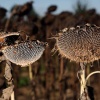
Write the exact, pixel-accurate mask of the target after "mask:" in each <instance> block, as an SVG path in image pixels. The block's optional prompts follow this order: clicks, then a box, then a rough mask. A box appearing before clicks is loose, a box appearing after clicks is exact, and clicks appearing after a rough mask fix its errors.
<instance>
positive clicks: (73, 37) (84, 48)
mask: <svg viewBox="0 0 100 100" xmlns="http://www.w3.org/2000/svg"><path fill="white" fill-rule="evenodd" d="M63 30H64V31H63ZM63 30H62V31H61V33H59V36H58V37H56V38H55V39H56V46H57V49H58V51H59V52H60V54H61V55H62V56H64V57H66V58H69V59H70V60H72V61H76V62H93V61H94V60H98V59H99V58H100V27H97V26H96V25H90V24H86V25H83V26H77V27H75V28H73V27H72V28H69V29H67V28H66V29H63Z"/></svg>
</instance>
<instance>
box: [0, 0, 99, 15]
mask: <svg viewBox="0 0 100 100" xmlns="http://www.w3.org/2000/svg"><path fill="white" fill-rule="evenodd" d="M27 1H31V0H0V6H2V7H5V8H6V9H7V10H8V11H9V10H10V9H11V7H12V6H13V5H14V4H23V3H25V2H27ZM76 1H77V0H34V3H33V6H34V8H35V10H36V11H37V13H38V14H39V15H42V16H43V15H44V14H45V12H46V9H47V8H48V6H50V5H52V4H53V5H57V6H58V9H57V11H56V13H60V12H61V11H65V10H68V11H73V10H74V6H75V4H76ZM81 1H83V2H86V3H87V4H88V8H96V9H97V12H98V13H100V0H81Z"/></svg>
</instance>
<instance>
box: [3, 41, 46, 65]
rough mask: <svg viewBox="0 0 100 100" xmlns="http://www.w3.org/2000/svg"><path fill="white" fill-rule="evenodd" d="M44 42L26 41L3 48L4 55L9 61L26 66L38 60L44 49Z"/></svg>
mask: <svg viewBox="0 0 100 100" xmlns="http://www.w3.org/2000/svg"><path fill="white" fill-rule="evenodd" d="M45 47H46V43H44V42H40V41H38V40H37V41H26V42H23V43H20V44H16V45H13V46H7V47H5V48H3V50H2V52H3V53H4V56H5V57H6V58H7V59H8V60H10V61H11V62H13V63H15V64H17V65H21V66H27V65H29V64H31V63H33V62H35V61H36V60H38V59H39V58H40V57H41V55H42V54H43V51H44V50H45Z"/></svg>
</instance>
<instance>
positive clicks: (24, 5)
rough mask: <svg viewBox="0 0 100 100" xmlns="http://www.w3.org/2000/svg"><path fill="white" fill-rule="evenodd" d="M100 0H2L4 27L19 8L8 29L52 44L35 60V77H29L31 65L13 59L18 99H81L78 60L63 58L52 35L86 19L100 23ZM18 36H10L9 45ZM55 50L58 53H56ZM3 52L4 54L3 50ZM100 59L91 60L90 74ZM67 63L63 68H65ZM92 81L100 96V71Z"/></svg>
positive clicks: (0, 79) (1, 83) (0, 68)
mask: <svg viewBox="0 0 100 100" xmlns="http://www.w3.org/2000/svg"><path fill="white" fill-rule="evenodd" d="M99 4H100V1H99V0H34V1H33V2H32V1H29V0H9V1H7V0H1V1H0V29H1V30H4V29H5V27H6V22H7V21H8V20H9V18H10V16H11V14H12V13H13V11H14V10H15V12H14V14H13V16H12V18H11V20H10V24H9V26H7V31H8V32H13V31H15V32H17V31H24V32H21V36H22V40H25V38H26V37H25V36H26V35H27V36H29V39H30V40H34V39H38V40H40V41H47V42H48V43H49V47H48V48H47V49H46V50H45V52H44V54H43V56H42V57H41V58H40V59H39V60H38V61H37V62H35V63H34V64H32V72H33V80H32V81H30V80H29V73H28V67H24V68H22V67H20V66H17V65H15V64H13V63H12V74H13V79H14V85H15V89H14V91H15V99H16V100H78V98H79V93H80V92H79V89H80V88H79V87H80V84H79V80H78V78H77V72H78V71H79V70H80V66H79V64H78V63H75V62H72V61H70V60H69V59H65V58H62V57H61V55H59V53H55V54H54V53H52V52H51V51H52V49H53V47H54V44H55V40H53V39H49V38H50V37H52V35H54V34H57V33H58V32H59V30H62V29H63V28H65V27H75V26H77V25H83V24H86V23H90V24H96V25H97V26H100V9H99V8H100V7H99ZM17 39H18V37H14V36H12V37H9V38H7V42H8V44H9V45H12V44H13V41H15V40H17ZM53 54H54V55H53ZM1 55H2V54H1ZM99 62H100V61H95V62H94V63H91V64H87V67H86V74H88V73H90V72H92V71H95V70H100V64H99ZM62 67H63V72H62ZM4 68H5V61H3V62H0V93H1V91H2V90H3V89H4V88H6V87H7V85H6V80H5V78H4V76H3V75H4ZM89 84H90V85H91V86H92V87H93V88H94V97H95V100H100V95H99V92H100V86H99V84H100V75H99V74H96V75H94V76H92V77H91V79H90V82H89Z"/></svg>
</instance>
